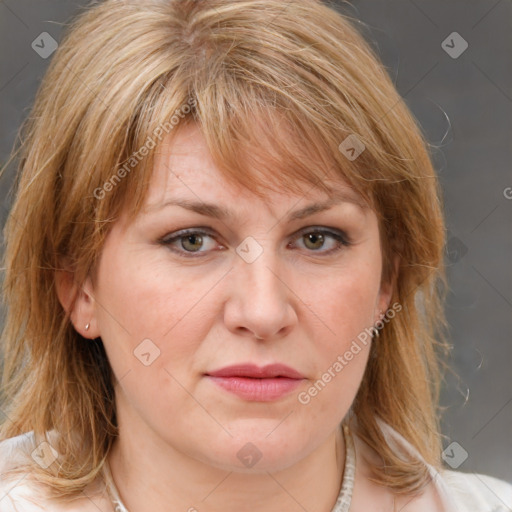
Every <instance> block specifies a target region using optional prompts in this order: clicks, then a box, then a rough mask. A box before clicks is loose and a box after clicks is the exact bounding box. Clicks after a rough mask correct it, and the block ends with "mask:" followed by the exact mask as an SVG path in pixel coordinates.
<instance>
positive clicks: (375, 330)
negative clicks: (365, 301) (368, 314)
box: [373, 309, 384, 338]
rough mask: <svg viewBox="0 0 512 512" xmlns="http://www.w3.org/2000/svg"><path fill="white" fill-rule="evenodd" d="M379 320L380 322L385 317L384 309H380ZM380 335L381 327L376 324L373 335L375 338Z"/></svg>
mask: <svg viewBox="0 0 512 512" xmlns="http://www.w3.org/2000/svg"><path fill="white" fill-rule="evenodd" d="M379 316H380V318H379V320H378V322H380V321H381V320H382V319H383V318H384V311H382V309H379ZM379 336H380V332H379V329H378V328H377V327H375V325H374V326H373V337H374V338H378V337H379Z"/></svg>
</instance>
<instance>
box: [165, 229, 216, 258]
mask: <svg viewBox="0 0 512 512" xmlns="http://www.w3.org/2000/svg"><path fill="white" fill-rule="evenodd" d="M208 239H212V240H213V237H212V236H211V234H210V233H208V232H206V231H200V230H199V229H184V230H183V231H179V232H178V233H176V234H175V235H174V236H170V237H169V236H166V237H164V238H162V239H161V240H160V242H161V243H162V244H164V245H166V246H168V247H170V249H172V250H173V251H175V252H178V253H181V254H184V253H185V254H186V253H189V254H190V257H192V258H194V257H196V256H194V255H193V253H202V252H206V251H201V249H202V248H203V247H204V245H205V242H206V241H207V240H208Z"/></svg>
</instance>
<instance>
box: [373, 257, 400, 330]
mask: <svg viewBox="0 0 512 512" xmlns="http://www.w3.org/2000/svg"><path fill="white" fill-rule="evenodd" d="M399 265H400V256H399V255H398V254H395V255H394V257H393V270H392V274H391V277H390V279H389V280H388V281H387V282H385V283H381V287H380V291H379V295H378V298H377V304H376V308H375V314H374V323H377V321H379V320H380V319H381V318H382V316H383V315H381V314H380V311H382V312H383V314H384V313H385V312H386V311H387V310H388V308H389V305H390V303H391V297H393V291H394V288H395V283H396V279H397V277H398V268H399Z"/></svg>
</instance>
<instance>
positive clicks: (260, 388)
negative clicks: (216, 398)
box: [208, 375, 303, 402]
mask: <svg viewBox="0 0 512 512" xmlns="http://www.w3.org/2000/svg"><path fill="white" fill-rule="evenodd" d="M208 377H209V378H210V379H211V380H212V381H213V382H215V384H217V385H218V386H220V387H221V388H223V389H225V390H226V391H229V392H231V393H234V394H235V395H238V396H239V397H240V398H243V399H244V400H250V401H254V402H270V401H272V400H277V399H278V398H281V397H282V396H284V395H286V394H288V393H290V392H291V391H293V390H294V389H295V388H297V387H298V386H299V384H300V383H301V382H302V380H303V379H289V378H287V377H275V378H269V379H253V378H249V377H212V376H211V375H208Z"/></svg>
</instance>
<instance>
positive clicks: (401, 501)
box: [354, 426, 512, 512]
mask: <svg viewBox="0 0 512 512" xmlns="http://www.w3.org/2000/svg"><path fill="white" fill-rule="evenodd" d="M387 432H388V433H391V434H392V435H393V437H394V439H395V440H397V441H398V442H399V445H401V446H404V447H406V448H407V449H408V450H411V451H412V450H413V449H412V447H410V445H408V443H407V441H405V440H404V439H403V438H401V436H400V435H399V434H398V433H397V432H394V431H392V429H391V428H390V427H389V426H388V429H387ZM354 442H355V447H356V454H357V455H359V457H356V458H357V464H358V465H359V470H358V468H357V465H356V486H355V488H354V491H359V492H358V493H357V494H358V496H357V498H359V499H357V501H358V502H359V503H358V504H362V505H363V506H361V507H354V510H355V511H358V510H368V509H370V502H368V503H366V502H365V500H364V498H365V497H367V496H369V495H374V496H378V501H379V503H383V504H384V503H385V504H386V506H384V507H383V510H384V509H386V510H393V505H392V503H393V499H396V503H395V506H396V510H400V511H401V512H409V511H410V512H434V511H442V512H512V483H509V482H506V481H504V480H500V479H498V478H495V477H492V476H488V475H483V474H479V473H463V472H459V471H453V470H448V469H446V468H442V469H441V470H439V471H437V470H436V469H435V468H433V467H432V466H430V465H429V464H427V463H426V462H425V461H424V462H425V464H426V465H427V467H428V469H429V473H430V475H431V482H430V484H429V485H427V486H426V487H425V489H424V490H423V491H422V492H421V493H420V494H417V495H415V496H412V497H411V496H403V495H402V496H400V495H397V496H395V497H394V498H392V497H391V495H390V492H389V490H387V489H385V488H379V486H374V485H373V484H371V483H370V482H369V473H368V472H367V469H368V462H369V461H371V462H372V463H374V464H377V465H378V462H379V456H378V454H376V453H375V452H374V451H373V450H372V449H371V448H370V447H369V446H368V445H367V444H366V443H365V442H364V441H363V440H362V439H360V438H359V437H358V436H357V433H356V435H355V436H354ZM416 453H417V452H416ZM422 460H423V459H422ZM358 477H359V479H360V482H359V485H358ZM355 495H356V492H354V497H356V496H355Z"/></svg>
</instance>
